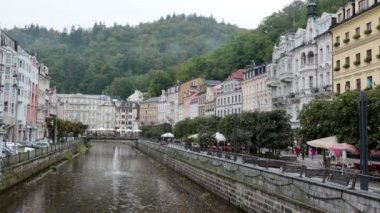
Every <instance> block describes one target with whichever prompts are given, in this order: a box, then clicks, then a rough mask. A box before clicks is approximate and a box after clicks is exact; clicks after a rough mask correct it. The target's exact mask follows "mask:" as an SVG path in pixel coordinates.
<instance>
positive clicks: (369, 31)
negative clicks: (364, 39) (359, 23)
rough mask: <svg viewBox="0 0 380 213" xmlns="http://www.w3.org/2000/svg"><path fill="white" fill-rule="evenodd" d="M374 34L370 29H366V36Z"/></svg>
mask: <svg viewBox="0 0 380 213" xmlns="http://www.w3.org/2000/svg"><path fill="white" fill-rule="evenodd" d="M371 33H372V30H370V29H366V30H365V31H364V34H366V35H369V34H371Z"/></svg>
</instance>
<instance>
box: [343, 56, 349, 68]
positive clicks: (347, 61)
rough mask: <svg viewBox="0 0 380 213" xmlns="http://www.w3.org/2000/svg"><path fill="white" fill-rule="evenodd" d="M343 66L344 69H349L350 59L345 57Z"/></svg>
mask: <svg viewBox="0 0 380 213" xmlns="http://www.w3.org/2000/svg"><path fill="white" fill-rule="evenodd" d="M345 62H346V63H345V64H344V68H348V67H350V57H346V58H345Z"/></svg>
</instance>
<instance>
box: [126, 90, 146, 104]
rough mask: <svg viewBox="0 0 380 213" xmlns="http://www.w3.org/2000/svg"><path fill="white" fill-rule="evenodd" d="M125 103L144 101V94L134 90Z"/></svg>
mask: <svg viewBox="0 0 380 213" xmlns="http://www.w3.org/2000/svg"><path fill="white" fill-rule="evenodd" d="M127 101H130V102H137V103H141V102H143V101H144V93H142V92H140V91H139V90H135V92H134V93H133V94H132V95H130V96H129V97H128V98H127Z"/></svg>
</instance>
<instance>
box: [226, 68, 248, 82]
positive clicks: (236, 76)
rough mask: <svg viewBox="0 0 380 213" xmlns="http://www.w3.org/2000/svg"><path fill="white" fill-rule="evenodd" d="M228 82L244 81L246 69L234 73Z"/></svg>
mask: <svg viewBox="0 0 380 213" xmlns="http://www.w3.org/2000/svg"><path fill="white" fill-rule="evenodd" d="M228 80H244V69H239V70H237V71H235V72H233V73H232V74H231V75H230V76H229V77H228V78H227V81H228Z"/></svg>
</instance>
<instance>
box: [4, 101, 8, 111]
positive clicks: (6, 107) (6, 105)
mask: <svg viewBox="0 0 380 213" xmlns="http://www.w3.org/2000/svg"><path fill="white" fill-rule="evenodd" d="M4 112H8V101H4Z"/></svg>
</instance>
